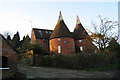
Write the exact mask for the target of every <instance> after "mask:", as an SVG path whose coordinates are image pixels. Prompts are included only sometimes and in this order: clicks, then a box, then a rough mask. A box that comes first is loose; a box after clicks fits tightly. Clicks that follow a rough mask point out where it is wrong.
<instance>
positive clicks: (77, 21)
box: [76, 16, 80, 24]
mask: <svg viewBox="0 0 120 80" xmlns="http://www.w3.org/2000/svg"><path fill="white" fill-rule="evenodd" d="M76 24H80V19H79V17H78V16H77V20H76Z"/></svg>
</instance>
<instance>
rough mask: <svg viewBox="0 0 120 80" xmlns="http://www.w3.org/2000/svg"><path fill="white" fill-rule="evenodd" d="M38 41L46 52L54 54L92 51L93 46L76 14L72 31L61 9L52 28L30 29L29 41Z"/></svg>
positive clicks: (93, 49)
mask: <svg viewBox="0 0 120 80" xmlns="http://www.w3.org/2000/svg"><path fill="white" fill-rule="evenodd" d="M36 41H38V42H39V43H40V45H41V47H42V49H44V50H45V51H46V52H49V53H51V54H52V53H56V54H72V53H75V52H80V51H83V52H88V53H89V52H94V51H95V49H96V48H95V46H94V45H93V44H92V40H91V38H90V36H89V35H88V33H87V31H86V30H85V29H84V27H83V26H82V24H81V22H80V20H79V18H78V16H77V20H76V26H75V29H74V32H70V31H69V29H68V28H67V26H66V24H65V22H64V20H63V17H62V14H61V11H60V13H59V18H58V22H57V24H56V26H55V28H54V30H46V29H37V28H33V29H32V35H31V43H33V44H35V43H36Z"/></svg>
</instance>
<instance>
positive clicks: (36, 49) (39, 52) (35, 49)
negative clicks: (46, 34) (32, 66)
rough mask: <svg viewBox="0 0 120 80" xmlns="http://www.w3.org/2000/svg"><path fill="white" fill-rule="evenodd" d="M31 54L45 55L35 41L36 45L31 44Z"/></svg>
mask: <svg viewBox="0 0 120 80" xmlns="http://www.w3.org/2000/svg"><path fill="white" fill-rule="evenodd" d="M33 52H34V54H47V53H46V52H45V50H43V49H42V48H41V45H40V44H39V42H38V41H37V40H36V44H33Z"/></svg>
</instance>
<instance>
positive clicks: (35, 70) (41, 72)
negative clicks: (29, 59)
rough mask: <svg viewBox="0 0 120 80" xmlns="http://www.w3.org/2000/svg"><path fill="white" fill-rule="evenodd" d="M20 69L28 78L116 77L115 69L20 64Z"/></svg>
mask: <svg viewBox="0 0 120 80" xmlns="http://www.w3.org/2000/svg"><path fill="white" fill-rule="evenodd" d="M18 71H19V72H21V73H24V74H26V75H27V78H113V77H114V78H115V77H117V75H116V72H115V71H85V70H70V69H58V68H47V67H34V66H27V65H23V64H18Z"/></svg>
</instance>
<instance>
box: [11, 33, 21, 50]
mask: <svg viewBox="0 0 120 80" xmlns="http://www.w3.org/2000/svg"><path fill="white" fill-rule="evenodd" d="M19 45H20V36H19V32H18V31H17V33H16V34H14V37H13V39H12V45H11V46H12V48H13V49H14V50H15V51H17V50H18V48H19ZM17 52H18V51H17Z"/></svg>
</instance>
